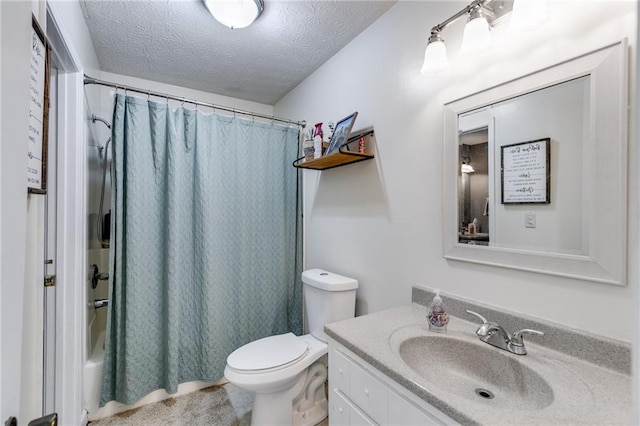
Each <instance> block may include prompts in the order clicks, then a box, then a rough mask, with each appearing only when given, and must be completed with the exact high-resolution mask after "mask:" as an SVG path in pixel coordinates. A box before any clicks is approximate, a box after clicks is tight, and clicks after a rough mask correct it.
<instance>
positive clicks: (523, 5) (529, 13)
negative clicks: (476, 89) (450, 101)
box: [420, 0, 547, 74]
mask: <svg viewBox="0 0 640 426" xmlns="http://www.w3.org/2000/svg"><path fill="white" fill-rule="evenodd" d="M512 12H513V13H512ZM516 12H517V13H516ZM511 15H513V17H512V16H511ZM463 16H467V19H468V21H467V25H466V26H465V29H464V35H463V40H462V48H461V53H477V52H481V51H482V50H485V49H487V48H489V47H490V45H491V34H490V29H491V28H492V27H495V26H496V25H500V24H502V23H503V22H504V21H505V20H506V19H508V18H510V17H511V19H512V20H513V21H515V22H512V24H515V25H518V26H519V27H521V28H527V29H534V28H537V27H538V26H539V25H540V24H541V23H542V22H543V21H544V20H545V19H546V17H547V13H546V0H474V1H472V2H471V3H469V5H468V6H467V7H465V8H464V9H462V10H460V11H459V12H458V13H456V14H455V15H453V16H451V17H450V18H448V19H446V20H444V21H442V22H441V23H440V24H438V25H436V26H434V27H433V28H431V36H430V37H429V41H428V43H427V48H426V49H425V55H424V62H423V64H422V68H421V70H420V72H421V73H422V74H431V73H435V72H438V71H442V70H444V69H446V68H447V66H448V60H447V53H446V48H445V46H444V39H443V38H442V35H441V34H442V30H444V29H445V28H446V27H448V26H449V25H451V24H452V23H453V22H455V21H457V20H458V19H459V18H461V17H463ZM518 16H520V17H518ZM432 46H433V47H432Z"/></svg>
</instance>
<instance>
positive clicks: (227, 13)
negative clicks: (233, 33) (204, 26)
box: [203, 0, 264, 29]
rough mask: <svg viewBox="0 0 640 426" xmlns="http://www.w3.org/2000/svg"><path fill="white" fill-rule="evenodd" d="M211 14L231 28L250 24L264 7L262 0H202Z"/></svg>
mask: <svg viewBox="0 0 640 426" xmlns="http://www.w3.org/2000/svg"><path fill="white" fill-rule="evenodd" d="M203 1H204V4H205V5H206V6H207V9H208V10H209V12H210V13H211V15H212V16H213V17H214V18H215V19H216V21H218V22H220V23H221V24H222V25H226V26H227V27H229V28H231V29H235V28H245V27H248V26H249V25H251V23H252V22H253V21H255V20H256V19H257V18H258V16H260V14H261V13H262V11H263V9H264V3H263V2H262V0H203Z"/></svg>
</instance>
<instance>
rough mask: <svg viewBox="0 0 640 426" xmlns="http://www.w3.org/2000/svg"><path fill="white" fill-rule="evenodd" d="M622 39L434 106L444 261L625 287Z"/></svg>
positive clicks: (624, 56)
mask: <svg viewBox="0 0 640 426" xmlns="http://www.w3.org/2000/svg"><path fill="white" fill-rule="evenodd" d="M627 61H628V58H627V42H626V40H622V41H620V42H618V43H615V44H613V45H610V46H607V47H604V48H602V49H599V50H596V51H593V52H591V53H588V54H585V55H582V56H579V57H577V58H574V59H571V60H568V61H565V62H562V63H560V64H557V65H555V66H552V67H549V68H545V69H543V70H540V71H537V72H534V73H531V74H528V75H526V76H524V77H521V78H518V79H515V80H512V81H510V82H507V83H505V84H502V85H499V86H496V87H493V88H490V89H488V90H483V91H481V92H478V93H475V94H472V95H469V96H466V97H464V98H461V99H457V100H455V101H452V102H449V103H447V104H445V108H444V147H443V148H444V197H443V202H444V218H443V222H444V223H443V232H444V235H443V241H444V257H445V258H447V259H452V260H459V261H467V262H474V263H483V264H489V265H494V266H501V267H507V268H513V269H521V270H527V271H533V272H539V273H545V274H552V275H559V276H566V277H572V278H577V279H584V280H589V281H596V282H601V283H607V284H616V285H625V284H626V247H627V241H626V238H627V133H628V131H627V126H628V117H627V114H628V112H627V103H628V92H627V91H628V87H627V69H628V68H627Z"/></svg>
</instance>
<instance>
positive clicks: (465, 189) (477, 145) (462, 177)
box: [458, 127, 489, 245]
mask: <svg viewBox="0 0 640 426" xmlns="http://www.w3.org/2000/svg"><path fill="white" fill-rule="evenodd" d="M458 152H459V157H460V158H459V160H460V171H459V175H458V185H459V187H458V195H459V198H458V207H459V216H458V217H459V218H460V233H459V235H458V242H460V243H462V244H475V245H488V244H489V129H488V128H486V127H485V128H482V129H477V130H473V131H469V132H464V133H462V134H461V135H460V146H459V147H458Z"/></svg>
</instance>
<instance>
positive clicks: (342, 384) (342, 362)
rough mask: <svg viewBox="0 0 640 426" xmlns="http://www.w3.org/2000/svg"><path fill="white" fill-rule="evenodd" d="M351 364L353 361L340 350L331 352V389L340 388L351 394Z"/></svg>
mask: <svg viewBox="0 0 640 426" xmlns="http://www.w3.org/2000/svg"><path fill="white" fill-rule="evenodd" d="M349 364H351V361H349V360H348V359H347V357H346V356H345V355H344V354H343V353H341V352H340V351H338V350H335V349H334V350H331V351H330V352H329V389H340V390H341V391H342V392H344V393H345V394H346V395H348V394H349Z"/></svg>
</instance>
